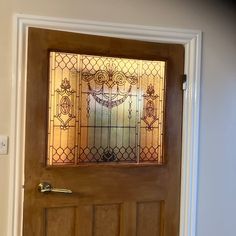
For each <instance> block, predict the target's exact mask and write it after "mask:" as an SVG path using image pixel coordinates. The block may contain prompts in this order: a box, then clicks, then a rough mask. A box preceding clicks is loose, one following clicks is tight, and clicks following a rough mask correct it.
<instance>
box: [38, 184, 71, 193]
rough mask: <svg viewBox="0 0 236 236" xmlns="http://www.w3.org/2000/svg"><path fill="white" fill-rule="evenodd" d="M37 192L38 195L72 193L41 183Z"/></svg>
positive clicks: (68, 190)
mask: <svg viewBox="0 0 236 236" xmlns="http://www.w3.org/2000/svg"><path fill="white" fill-rule="evenodd" d="M38 191H39V192H40V193H50V192H54V193H72V191H71V190H70V189H64V188H53V187H52V185H51V184H50V183H47V182H42V183H40V184H39V185H38Z"/></svg>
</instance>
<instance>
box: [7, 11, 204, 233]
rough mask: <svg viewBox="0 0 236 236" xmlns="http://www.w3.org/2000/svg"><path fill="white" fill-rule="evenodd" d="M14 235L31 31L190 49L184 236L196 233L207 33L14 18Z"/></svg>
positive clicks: (19, 215) (19, 213) (18, 227)
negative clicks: (204, 37) (203, 48)
mask: <svg viewBox="0 0 236 236" xmlns="http://www.w3.org/2000/svg"><path fill="white" fill-rule="evenodd" d="M13 22H14V25H13V26H14V28H13V42H12V53H13V54H12V58H13V61H12V71H13V72H12V91H11V93H12V103H11V112H12V119H11V139H10V145H11V150H10V175H9V176H10V187H9V206H8V209H9V210H8V215H9V217H8V234H7V235H8V236H20V235H22V220H23V196H24V189H23V184H24V183H23V180H24V147H25V139H24V137H25V111H26V106H25V101H26V64H27V57H26V55H27V31H28V27H38V28H45V29H54V30H61V31H69V32H77V33H86V34H93V35H102V36H110V37H117V38H126V39H136V40H142V41H150V42H159V43H178V44H182V45H184V46H185V74H186V75H187V82H185V83H184V84H183V89H184V98H183V132H182V174H181V204H180V206H181V208H180V233H179V235H180V236H195V235H196V213H197V182H198V181H197V180H198V176H197V173H198V146H199V141H198V139H199V106H200V105H199V101H200V75H201V73H200V70H201V43H202V33H201V31H198V30H185V29H173V28H163V27H150V26H139V25H127V24H116V23H106V22H93V21H85V20H75V19H65V18H52V17H42V16H32V15H22V14H16V15H14V20H13Z"/></svg>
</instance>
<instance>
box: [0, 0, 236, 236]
mask: <svg viewBox="0 0 236 236" xmlns="http://www.w3.org/2000/svg"><path fill="white" fill-rule="evenodd" d="M213 2H214V4H213ZM213 2H212V3H211V1H209V2H208V3H206V1H203V2H200V1H194V3H193V2H192V1H187V0H182V1H181V0H169V1H167V0H119V1H118V0H100V1H96V0H50V1H48V0H41V1H36V0H31V1H30V0H12V1H9V0H1V2H0V29H1V32H0V52H1V53H2V56H1V57H0V71H1V72H0V134H7V135H9V134H10V118H11V115H13V114H10V105H11V101H10V98H11V70H12V69H11V59H12V58H11V55H12V52H11V40H12V15H13V13H24V14H36V15H44V16H56V17H66V18H79V19H85V20H98V21H107V22H116V23H129V24H141V25H151V26H152V25H154V26H163V27H178V28H187V29H200V30H202V31H203V63H202V84H201V116H200V125H201V127H200V157H199V191H198V218H197V219H198V222H197V235H198V236H235V235H236V227H235V223H236V221H235V212H236V184H235V180H236V27H235V22H236V6H235V5H233V4H230V3H229V2H227V1H223V0H222V3H218V2H216V1H213ZM10 150H11V148H10ZM8 173H9V156H0V189H1V191H0V236H6V229H7V207H8V198H9V196H8V181H9V175H8ZM3 190H4V191H3Z"/></svg>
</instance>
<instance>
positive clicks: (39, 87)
mask: <svg viewBox="0 0 236 236" xmlns="http://www.w3.org/2000/svg"><path fill="white" fill-rule="evenodd" d="M28 35H29V38H28V67H27V99H26V107H27V112H26V146H25V192H24V194H25V196H24V199H25V200H24V222H23V226H24V229H23V234H24V236H32V235H34V236H44V235H49V236H51V235H61V236H62V235H65V236H70V235H73V236H74V235H76V236H90V235H91V236H94V235H97V236H100V235H101V236H112V235H119V236H134V235H138V236H154V235H155V236H156V235H158V236H159V235H160V236H177V235H178V230H179V209H180V206H179V202H180V173H181V170H180V166H181V121H182V90H181V86H182V85H181V80H180V78H181V76H182V74H183V59H184V48H183V46H182V45H174V44H158V43H148V42H141V41H135V40H126V39H116V38H109V37H101V36H90V35H83V34H76V33H68V32H60V31H51V30H44V29H36V28H30V29H29V34H28ZM50 51H59V52H67V53H78V54H87V55H100V56H111V57H121V58H131V59H143V60H162V61H165V62H166V64H167V70H166V102H165V118H164V139H163V141H164V146H163V149H164V151H163V153H164V160H165V161H164V163H163V164H162V165H157V164H145V163H140V164H136V163H125V164H120V163H118V164H116V163H108V164H104V163H102V164H99V165H98V164H93V165H85V166H59V167H58V166H55V167H53V166H52V167H50V166H47V143H48V142H47V133H48V132H47V131H48V91H49V53H50ZM40 182H49V183H51V184H52V185H53V186H54V187H57V188H67V189H71V190H72V191H73V193H72V194H61V193H45V194H42V193H40V192H38V190H37V186H38V184H39V183H40Z"/></svg>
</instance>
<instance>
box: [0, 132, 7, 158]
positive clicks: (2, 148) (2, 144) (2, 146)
mask: <svg viewBox="0 0 236 236" xmlns="http://www.w3.org/2000/svg"><path fill="white" fill-rule="evenodd" d="M7 151H8V136H5V135H0V155H6V154H7Z"/></svg>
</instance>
